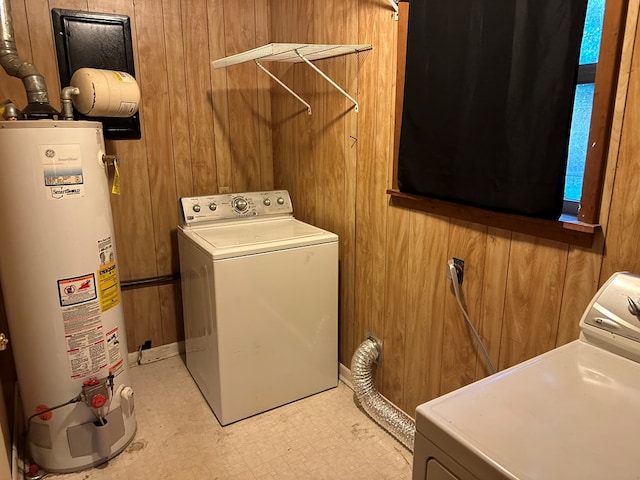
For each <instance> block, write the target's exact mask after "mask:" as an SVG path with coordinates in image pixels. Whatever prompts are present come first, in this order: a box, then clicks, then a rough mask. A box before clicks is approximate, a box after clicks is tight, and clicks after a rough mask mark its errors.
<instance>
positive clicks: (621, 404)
mask: <svg viewBox="0 0 640 480" xmlns="http://www.w3.org/2000/svg"><path fill="white" fill-rule="evenodd" d="M639 317H640V277H639V276H637V275H632V274H629V273H616V274H614V275H613V276H612V277H611V278H610V279H609V281H607V283H605V285H603V287H602V288H601V289H600V291H599V292H598V293H597V294H596V296H595V297H594V299H593V300H592V301H591V303H590V305H589V306H588V307H587V309H586V311H585V313H584V315H583V317H582V320H581V322H580V329H581V335H580V339H579V340H575V341H573V342H571V343H569V344H567V345H564V346H562V347H559V348H556V349H554V350H551V351H550V352H547V353H544V354H542V355H539V356H537V357H535V358H532V359H531V360H528V361H526V362H523V363H521V364H519V365H516V366H514V367H511V368H509V369H507V370H504V371H502V372H499V373H497V374H495V375H492V376H490V377H487V378H485V379H482V380H480V381H478V382H476V383H473V384H471V385H467V386H466V387H463V388H461V389H459V390H456V391H454V392H451V393H449V394H447V395H444V396H442V397H440V398H436V399H434V400H431V401H430V402H427V403H425V404H422V405H420V406H419V407H418V408H417V409H416V440H415V453H414V462H413V479H414V480H484V479H486V480H498V479H509V480H525V479H532V480H533V479H563V480H574V479H575V480H587V479H594V480H596V479H597V480H599V479H615V480H624V479H629V480H631V479H638V478H640V456H639V455H638V448H637V445H636V442H635V439H636V437H637V433H638V426H639V425H640V409H639V408H638V405H640V380H639V379H640V363H638V362H640V318H639Z"/></svg>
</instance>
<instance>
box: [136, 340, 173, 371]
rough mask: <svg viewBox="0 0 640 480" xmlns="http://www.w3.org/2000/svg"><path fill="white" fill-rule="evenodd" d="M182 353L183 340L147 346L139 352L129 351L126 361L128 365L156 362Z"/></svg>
mask: <svg viewBox="0 0 640 480" xmlns="http://www.w3.org/2000/svg"><path fill="white" fill-rule="evenodd" d="M183 353H184V341H180V342H174V343H169V344H167V345H160V346H159V347H153V348H148V349H147V350H141V351H140V352H129V354H128V356H127V361H128V362H129V366H130V367H135V366H138V365H144V364H146V363H153V362H158V361H160V360H165V359H167V358H171V357H175V356H176V355H181V354H183Z"/></svg>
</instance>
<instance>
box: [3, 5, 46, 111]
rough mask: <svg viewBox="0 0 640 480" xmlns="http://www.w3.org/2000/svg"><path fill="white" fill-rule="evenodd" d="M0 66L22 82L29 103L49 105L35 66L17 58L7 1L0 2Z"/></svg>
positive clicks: (42, 82)
mask: <svg viewBox="0 0 640 480" xmlns="http://www.w3.org/2000/svg"><path fill="white" fill-rule="evenodd" d="M0 66H2V67H3V68H4V70H5V71H6V72H7V74H9V75H11V76H12V77H18V78H19V79H21V80H22V83H23V84H24V87H25V90H26V91H27V100H28V101H29V103H32V104H48V103H49V96H48V94H47V86H46V84H45V81H44V78H43V77H42V75H40V73H39V72H38V69H37V68H36V67H35V66H33V65H32V64H30V63H28V62H25V61H24V60H22V59H20V57H19V56H18V51H17V48H16V41H15V37H14V34H13V22H12V19H11V3H10V1H9V0H0Z"/></svg>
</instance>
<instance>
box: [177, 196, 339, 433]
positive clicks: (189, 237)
mask: <svg viewBox="0 0 640 480" xmlns="http://www.w3.org/2000/svg"><path fill="white" fill-rule="evenodd" d="M180 207H181V213H182V218H183V225H182V227H180V228H179V229H178V243H179V250H180V271H181V276H182V295H183V309H184V322H185V344H186V361H187V368H188V369H189V372H190V373H191V375H192V377H193V378H194V380H195V382H196V383H197V385H198V387H199V388H200V390H201V392H202V394H203V395H204V397H205V399H206V400H207V402H208V403H209V405H210V406H211V409H212V410H213V412H214V413H215V415H216V417H217V418H218V421H219V422H220V423H221V424H222V425H227V424H229V423H232V422H235V421H237V420H241V419H243V418H246V417H249V416H252V415H255V414H258V413H261V412H264V411H266V410H269V409H272V408H275V407H278V406H281V405H284V404H286V403H289V402H292V401H295V400H299V399H301V398H304V397H306V396H309V395H312V394H315V393H318V392H321V391H324V390H327V389H329V388H333V387H335V386H336V385H337V383H338V237H337V235H335V234H333V233H330V232H327V231H325V230H322V229H320V228H317V227H314V226H312V225H308V224H306V223H303V222H301V221H299V220H296V219H295V218H294V217H293V206H292V204H291V198H290V196H289V193H288V192H287V191H284V190H283V191H269V192H251V193H242V194H223V195H210V196H201V197H189V198H182V199H181V200H180Z"/></svg>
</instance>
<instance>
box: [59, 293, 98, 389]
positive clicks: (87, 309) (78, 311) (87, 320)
mask: <svg viewBox="0 0 640 480" xmlns="http://www.w3.org/2000/svg"><path fill="white" fill-rule="evenodd" d="M100 315H101V311H100V303H99V302H98V301H97V300H93V301H90V302H86V303H82V304H80V305H72V306H69V307H63V309H62V320H63V322H64V339H65V342H66V346H67V358H68V361H69V368H70V370H71V378H81V377H86V376H87V375H93V374H96V373H98V372H99V371H100V370H102V369H103V368H106V367H107V350H106V346H105V335H104V330H103V326H102V319H101V316H100Z"/></svg>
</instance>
